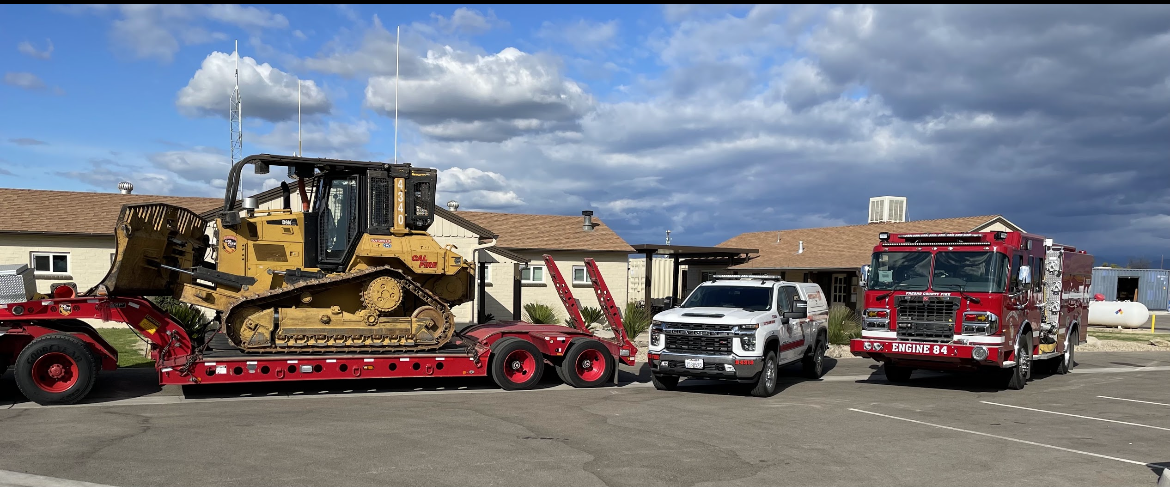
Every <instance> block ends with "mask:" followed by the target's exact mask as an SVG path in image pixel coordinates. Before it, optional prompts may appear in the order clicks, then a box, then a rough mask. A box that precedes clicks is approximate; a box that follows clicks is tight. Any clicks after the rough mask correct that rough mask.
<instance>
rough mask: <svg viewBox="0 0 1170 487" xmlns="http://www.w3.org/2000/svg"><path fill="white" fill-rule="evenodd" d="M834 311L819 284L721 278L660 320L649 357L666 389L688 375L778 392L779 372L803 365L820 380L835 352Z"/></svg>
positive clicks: (766, 278) (697, 290) (654, 377)
mask: <svg viewBox="0 0 1170 487" xmlns="http://www.w3.org/2000/svg"><path fill="white" fill-rule="evenodd" d="M828 321H829V306H828V302H827V301H826V300H825V293H824V292H823V291H822V290H821V287H820V286H818V285H817V284H814V283H805V282H787V281H784V280H782V279H781V278H779V277H776V276H715V278H714V280H712V281H708V282H704V283H702V284H700V285H699V286H698V287H697V288H695V290H694V291H692V292H691V295H690V296H688V297H687V299H686V301H684V302H683V303H682V304H681V305H679V306H678V307H677V308H672V309H668V310H666V311H663V312H661V313H658V314H656V315H654V319H653V322H652V323H651V325H650V346H649V348H648V350H647V360H648V362H649V363H650V371H651V379H652V381H653V382H654V387H655V388H657V389H659V390H673V389H674V388H675V387H676V386H677V385H678V381H679V379H680V378H682V377H698V378H705V379H728V380H737V381H739V382H744V383H753V384H755V387H754V388H753V389H752V395H754V396H759V397H767V396H771V395H773V394H775V393H776V377H777V375H778V369H779V368H780V367H781V366H783V365H786V364H789V363H792V362H795V361H798V360H800V361H802V362H803V366H804V375H805V376H806V377H809V378H812V379H818V378H820V377H821V375H823V374H824V367H823V365H822V362H823V360H824V356H825V351H826V350H827V349H828Z"/></svg>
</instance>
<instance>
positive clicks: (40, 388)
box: [15, 333, 98, 406]
mask: <svg viewBox="0 0 1170 487" xmlns="http://www.w3.org/2000/svg"><path fill="white" fill-rule="evenodd" d="M15 365H16V370H15V375H16V386H17V388H19V389H20V392H21V393H22V394H24V397H27V398H28V399H29V400H30V401H32V402H35V403H37V404H40V405H42V406H47V405H53V404H73V403H76V402H77V401H80V400H81V399H83V398H85V396H86V395H87V394H89V391H90V390H91V389H93V384H94V382H95V381H96V379H97V373H98V361H97V359H96V358H94V356H93V353H91V352H90V351H89V347H87V346H86V345H85V342H84V341H82V340H81V339H80V338H77V337H75V336H73V335H70V334H68V333H50V334H48V335H44V336H41V337H38V338H36V339H34V340H33V341H31V342H29V344H28V346H26V347H24V350H21V352H20V354H19V355H17V357H16V364H15Z"/></svg>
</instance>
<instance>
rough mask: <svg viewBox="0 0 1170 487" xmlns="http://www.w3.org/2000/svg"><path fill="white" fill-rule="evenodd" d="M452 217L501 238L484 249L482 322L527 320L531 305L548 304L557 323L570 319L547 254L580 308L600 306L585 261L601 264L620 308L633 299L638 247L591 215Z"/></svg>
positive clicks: (470, 214)
mask: <svg viewBox="0 0 1170 487" xmlns="http://www.w3.org/2000/svg"><path fill="white" fill-rule="evenodd" d="M449 213H450V217H461V218H463V219H465V220H467V221H470V222H472V223H474V224H476V225H479V226H482V227H485V228H490V229H491V230H492V231H493V232H495V233H496V234H497V237H498V238H497V240H496V242H495V245H494V246H493V247H490V248H487V249H486V250H487V251H488V252H489V253H490V254H491V255H487V256H484V258H483V259H481V260H480V262H481V265H480V267H479V269H480V270H481V274H482V275H483V278H484V282H485V287H486V288H487V291H486V292H485V299H484V304H485V307H484V308H483V312H484V313H485V316H483V318H491V317H494V318H496V319H508V318H511V317H515V316H520V319H528V316H527V315H525V314H523V313H520V309H521V308H522V307H523V305H524V304H527V303H542V304H546V305H548V306H549V307H551V308H552V309H553V311H555V312H556V313H557V317H558V320H564V319H565V318H567V315H566V312H565V310H564V306H563V305H562V304H561V301H560V297H559V296H558V295H557V291H556V288H555V287H554V286H553V285H552V277H551V276H549V274H548V272H549V271H548V268H547V264H546V263H545V261H544V257H543V256H544V254H548V255H549V256H551V257H552V258H553V260H554V261H555V263H556V266H557V270H558V271H559V272H560V274H561V276H562V277H563V278H564V279H565V283H566V284H568V285H569V286H570V288H572V290H573V293H574V297H576V298H577V299H578V300H579V301H580V303H581V304H582V305H585V306H598V303H597V300H596V298H595V296H594V294H593V289H592V285H591V283H590V281H589V277H588V276H587V275H586V273H585V258H592V259H593V260H594V261H596V262H597V269H598V271H600V272H601V278H602V279H603V280H604V281H605V284H606V287H608V288H609V292H610V295H611V296H612V297H613V300H614V302H615V303H616V304H617V305H618V306H619V307H622V306H625V304H626V301H627V300H628V299H629V289H628V284H629V277H628V276H629V258H630V254H631V253H633V252H634V248H633V247H631V246H630V244H628V243H626V241H625V240H623V239H622V238H621V237H620V236H618V234H617V233H615V232H614V231H613V229H611V228H610V227H609V226H607V225H605V223H604V222H602V221H601V220H600V219H598V218H595V217H594V216H593V212H592V211H583V212H581V213H582V214H581V216H564V215H533V214H521V213H494V212H484V211H456V212H449ZM439 216H440V217H445V216H444V215H439ZM487 315H490V316H487Z"/></svg>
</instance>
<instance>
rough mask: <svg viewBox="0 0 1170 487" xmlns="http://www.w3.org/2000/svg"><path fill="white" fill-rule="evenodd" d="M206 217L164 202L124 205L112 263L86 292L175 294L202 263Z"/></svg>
mask: <svg viewBox="0 0 1170 487" xmlns="http://www.w3.org/2000/svg"><path fill="white" fill-rule="evenodd" d="M206 228H207V222H205V221H204V220H203V219H202V218H200V217H199V215H198V214H196V213H195V212H193V211H191V210H188V209H186V208H182V207H178V206H174V205H168V204H163V203H147V204H141V205H122V211H121V213H120V214H119V215H118V223H117V224H115V225H114V240H115V241H116V244H117V247H116V251H115V254H114V262H113V264H110V270H109V272H107V273H106V277H104V278H102V280H101V282H99V283H98V284H97V286H94V288H93V289H90V290H89V291H88V292H86V294H89V295H92V294H94V293H95V292H97V293H98V294H103V293H104V294H106V295H109V296H172V295H174V294H175V291H176V290H177V289H178V288H179V285H180V284H187V283H190V282H191V276H190V275H189V274H187V273H185V272H181V271H178V270H175V269H182V270H184V271H185V270H187V269H189V268H191V267H196V266H199V265H201V264H202V263H203V258H204V253H205V252H206V251H207V247H208V245H209V240H208V239H207V236H206V233H205V231H206Z"/></svg>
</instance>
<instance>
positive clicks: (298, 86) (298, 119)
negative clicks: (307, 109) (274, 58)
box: [297, 78, 304, 157]
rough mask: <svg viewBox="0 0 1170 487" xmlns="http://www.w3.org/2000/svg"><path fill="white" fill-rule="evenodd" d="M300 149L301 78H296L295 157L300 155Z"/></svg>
mask: <svg viewBox="0 0 1170 487" xmlns="http://www.w3.org/2000/svg"><path fill="white" fill-rule="evenodd" d="M303 155H304V153H303V152H302V151H301V80H300V78H298V79H297V157H302V156H303Z"/></svg>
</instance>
